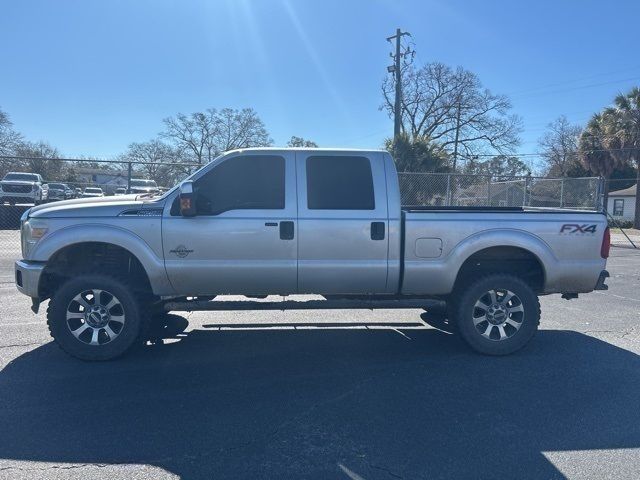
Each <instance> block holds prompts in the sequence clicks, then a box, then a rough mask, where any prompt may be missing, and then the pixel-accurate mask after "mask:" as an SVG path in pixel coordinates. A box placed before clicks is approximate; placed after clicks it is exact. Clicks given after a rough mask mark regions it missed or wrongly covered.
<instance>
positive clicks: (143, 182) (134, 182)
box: [131, 180, 158, 188]
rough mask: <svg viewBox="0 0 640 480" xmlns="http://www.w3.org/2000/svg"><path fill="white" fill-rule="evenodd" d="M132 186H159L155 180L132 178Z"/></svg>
mask: <svg viewBox="0 0 640 480" xmlns="http://www.w3.org/2000/svg"><path fill="white" fill-rule="evenodd" d="M131 186H132V187H154V188H157V187H158V184H157V183H156V182H154V181H153V180H131Z"/></svg>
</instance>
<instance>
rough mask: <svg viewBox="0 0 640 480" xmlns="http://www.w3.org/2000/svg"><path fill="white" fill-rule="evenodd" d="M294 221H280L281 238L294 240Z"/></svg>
mask: <svg viewBox="0 0 640 480" xmlns="http://www.w3.org/2000/svg"><path fill="white" fill-rule="evenodd" d="M293 232H294V229H293V222H291V221H286V222H280V240H293Z"/></svg>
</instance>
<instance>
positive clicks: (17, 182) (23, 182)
mask: <svg viewBox="0 0 640 480" xmlns="http://www.w3.org/2000/svg"><path fill="white" fill-rule="evenodd" d="M36 183H38V182H29V181H27V180H0V185H34V184H36Z"/></svg>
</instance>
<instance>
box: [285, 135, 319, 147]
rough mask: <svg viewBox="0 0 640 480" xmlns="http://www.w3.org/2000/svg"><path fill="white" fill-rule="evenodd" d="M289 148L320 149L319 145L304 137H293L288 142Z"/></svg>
mask: <svg viewBox="0 0 640 480" xmlns="http://www.w3.org/2000/svg"><path fill="white" fill-rule="evenodd" d="M287 147H292V148H318V144H317V143H316V142H314V141H311V140H305V139H304V138H302V137H296V136H295V135H292V136H291V138H290V139H289V141H288V142H287Z"/></svg>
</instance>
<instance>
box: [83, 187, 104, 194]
mask: <svg viewBox="0 0 640 480" xmlns="http://www.w3.org/2000/svg"><path fill="white" fill-rule="evenodd" d="M84 191H85V192H87V193H102V189H101V188H85V189H84Z"/></svg>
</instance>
